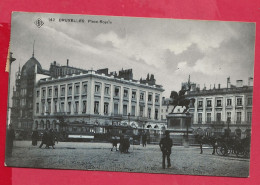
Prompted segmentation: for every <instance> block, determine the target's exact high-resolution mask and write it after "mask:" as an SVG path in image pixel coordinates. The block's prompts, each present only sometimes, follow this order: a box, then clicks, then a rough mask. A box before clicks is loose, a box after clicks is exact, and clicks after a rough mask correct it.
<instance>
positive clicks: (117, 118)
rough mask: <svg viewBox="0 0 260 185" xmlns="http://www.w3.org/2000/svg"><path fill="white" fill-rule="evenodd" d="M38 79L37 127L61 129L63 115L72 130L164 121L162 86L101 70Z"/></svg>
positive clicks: (70, 130) (36, 99)
mask: <svg viewBox="0 0 260 185" xmlns="http://www.w3.org/2000/svg"><path fill="white" fill-rule="evenodd" d="M105 71H106V70H105ZM127 73H129V71H128V70H127ZM119 74H120V73H119ZM130 76H131V75H130ZM36 78H37V77H36ZM38 79H39V80H37V81H36V84H35V89H34V94H35V95H36V96H35V99H34V126H33V128H35V129H36V128H37V129H38V130H43V129H46V128H48V129H50V128H53V129H57V130H59V129H60V126H61V124H62V123H61V121H60V119H59V118H60V117H62V118H63V119H64V120H63V122H65V123H66V125H67V129H68V131H69V132H77V131H78V132H80V131H83V132H84V131H85V130H86V129H90V127H89V126H94V125H95V126H96V127H97V126H100V127H101V130H99V132H106V131H105V130H104V129H105V127H103V126H109V125H121V124H125V125H129V124H130V123H131V124H135V126H136V127H140V128H142V127H144V126H145V125H146V124H147V123H158V124H160V123H161V115H160V109H161V103H162V101H161V100H162V92H163V91H164V90H163V89H162V86H159V85H149V84H148V83H147V84H142V83H140V82H139V81H135V80H132V79H129V80H128V79H124V78H118V76H116V77H115V76H114V75H111V74H108V73H107V74H106V73H100V70H98V71H93V70H89V71H88V72H87V73H82V72H81V73H80V74H72V75H66V76H59V77H57V78H54V77H48V78H38ZM129 126H130V125H129Z"/></svg>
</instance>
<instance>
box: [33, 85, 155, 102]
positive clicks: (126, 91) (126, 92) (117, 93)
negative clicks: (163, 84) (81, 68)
mask: <svg viewBox="0 0 260 185" xmlns="http://www.w3.org/2000/svg"><path fill="white" fill-rule="evenodd" d="M82 87H83V88H82V94H83V95H84V94H87V92H88V89H87V88H88V85H87V83H86V82H85V83H83V85H82ZM60 88H61V92H60V96H65V85H62V86H61V87H60ZM47 89H48V95H47V96H48V97H52V96H53V95H52V88H51V87H49V88H47ZM100 93H101V84H99V83H96V84H95V94H100ZM36 94H37V97H39V96H40V92H39V90H38V91H37V92H36ZM79 94H80V84H79V83H77V84H75V85H74V95H79ZM67 95H68V96H72V85H68V92H67ZM104 95H105V96H110V85H106V86H105V88H104ZM131 95H132V99H136V90H133V91H132V94H131ZM41 97H42V98H45V97H46V88H42V95H41ZM54 97H58V87H54ZM114 97H118V98H119V97H120V87H115V88H114ZM128 97H129V89H126V88H124V92H123V98H128ZM144 99H145V92H143V91H141V92H140V101H144ZM159 100H160V95H158V94H156V95H155V102H156V103H158V102H159ZM152 101H153V94H152V93H149V94H148V102H152Z"/></svg>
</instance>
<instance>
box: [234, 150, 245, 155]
mask: <svg viewBox="0 0 260 185" xmlns="http://www.w3.org/2000/svg"><path fill="white" fill-rule="evenodd" d="M234 153H235V154H236V156H237V157H244V155H245V151H244V150H243V149H241V148H235V149H234Z"/></svg>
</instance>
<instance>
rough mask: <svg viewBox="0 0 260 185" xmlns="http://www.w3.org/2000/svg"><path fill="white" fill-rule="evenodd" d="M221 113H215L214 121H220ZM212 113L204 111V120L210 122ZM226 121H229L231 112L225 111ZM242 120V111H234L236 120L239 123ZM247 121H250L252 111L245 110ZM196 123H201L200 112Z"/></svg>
mask: <svg viewBox="0 0 260 185" xmlns="http://www.w3.org/2000/svg"><path fill="white" fill-rule="evenodd" d="M221 116H222V115H221V113H220V112H219V113H216V121H217V122H221V121H223V120H222V117H221ZM211 119H212V114H211V113H206V122H207V123H210V122H212V120H211ZM227 121H231V112H227ZM241 121H242V112H236V122H237V123H241ZM247 121H248V122H251V121H252V112H247ZM198 123H202V113H198Z"/></svg>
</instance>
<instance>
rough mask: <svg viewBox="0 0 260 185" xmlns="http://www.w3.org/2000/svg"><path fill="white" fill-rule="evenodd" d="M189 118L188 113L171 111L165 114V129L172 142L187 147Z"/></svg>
mask: <svg viewBox="0 0 260 185" xmlns="http://www.w3.org/2000/svg"><path fill="white" fill-rule="evenodd" d="M191 118H192V115H190V114H189V113H171V114H169V115H168V116H167V130H169V131H170V133H171V134H170V136H171V138H172V139H173V143H174V144H180V145H183V146H184V147H189V133H191V132H192V130H191Z"/></svg>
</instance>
